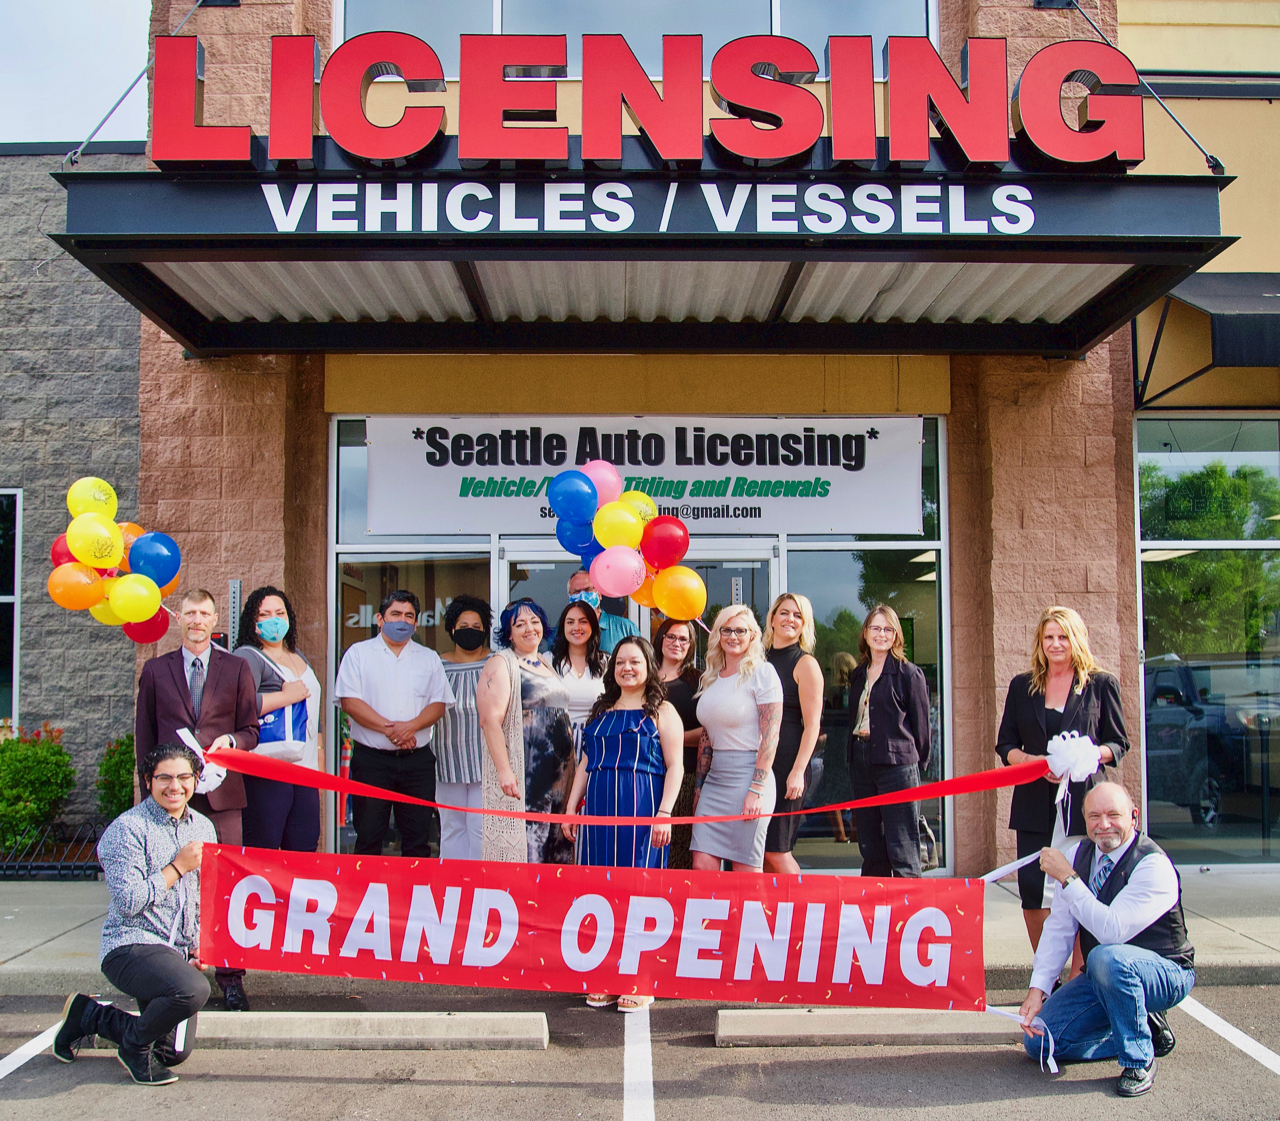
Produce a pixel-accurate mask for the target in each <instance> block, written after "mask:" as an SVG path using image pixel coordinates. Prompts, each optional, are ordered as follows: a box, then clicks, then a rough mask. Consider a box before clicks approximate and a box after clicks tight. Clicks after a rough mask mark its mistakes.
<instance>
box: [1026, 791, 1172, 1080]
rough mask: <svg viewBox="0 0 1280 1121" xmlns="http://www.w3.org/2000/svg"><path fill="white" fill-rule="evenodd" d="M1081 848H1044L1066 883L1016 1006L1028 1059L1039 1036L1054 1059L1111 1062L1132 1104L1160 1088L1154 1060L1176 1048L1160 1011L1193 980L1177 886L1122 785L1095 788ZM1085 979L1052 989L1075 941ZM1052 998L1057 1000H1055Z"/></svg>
mask: <svg viewBox="0 0 1280 1121" xmlns="http://www.w3.org/2000/svg"><path fill="white" fill-rule="evenodd" d="M1084 822H1085V831H1086V832H1087V833H1088V840H1085V841H1081V842H1080V843H1079V844H1077V845H1074V846H1072V847H1071V848H1069V849H1068V850H1067V851H1066V853H1065V854H1064V853H1061V852H1059V851H1058V850H1057V849H1054V848H1046V849H1041V850H1040V867H1041V868H1043V869H1044V871H1045V874H1046V875H1049V876H1052V877H1053V878H1054V879H1055V880H1057V881H1058V883H1059V884H1061V885H1062V886H1061V888H1060V889H1059V890H1057V891H1055V892H1054V893H1053V908H1052V910H1051V911H1050V912H1049V918H1048V919H1047V920H1046V922H1045V924H1044V933H1043V934H1042V935H1041V936H1040V947H1039V949H1037V950H1036V957H1035V964H1034V966H1033V967H1032V972H1031V988H1030V990H1029V991H1028V992H1027V999H1026V1000H1025V1001H1023V1003H1022V1020H1023V1030H1024V1031H1025V1032H1026V1038H1025V1043H1026V1047H1027V1053H1028V1054H1029V1055H1030V1056H1031V1057H1032V1058H1036V1057H1037V1056H1039V1055H1040V1053H1041V1049H1042V1047H1043V1046H1044V1041H1043V1039H1040V1038H1037V1037H1039V1036H1042V1035H1043V1033H1042V1031H1041V1030H1040V1028H1038V1027H1035V1026H1033V1025H1032V1020H1034V1019H1035V1017H1036V1016H1040V1017H1041V1018H1042V1019H1043V1021H1044V1023H1045V1025H1046V1026H1047V1027H1048V1029H1049V1031H1050V1033H1052V1035H1053V1040H1054V1045H1055V1055H1056V1056H1057V1057H1058V1058H1060V1059H1068V1060H1071V1059H1079V1060H1090V1059H1111V1058H1114V1059H1117V1060H1118V1061H1119V1063H1120V1067H1121V1071H1120V1080H1119V1082H1118V1083H1117V1084H1116V1092H1117V1093H1118V1094H1119V1095H1120V1096H1121V1097H1126V1098H1133V1097H1137V1096H1138V1095H1139V1094H1145V1093H1146V1092H1147V1091H1148V1090H1150V1089H1151V1087H1152V1086H1153V1085H1154V1083H1155V1078H1156V1058H1157V1057H1160V1058H1163V1057H1164V1056H1165V1055H1167V1054H1169V1052H1170V1051H1172V1050H1173V1046H1174V1042H1175V1040H1174V1037H1173V1032H1172V1031H1170V1030H1169V1025H1168V1022H1167V1021H1166V1020H1165V1018H1164V1016H1163V1015H1162V1013H1164V1012H1165V1011H1166V1010H1167V1009H1170V1008H1172V1007H1173V1006H1174V1005H1175V1004H1177V1003H1179V1001H1181V1000H1182V999H1183V998H1184V997H1186V996H1187V994H1188V993H1190V992H1191V989H1192V986H1194V985H1195V983H1196V975H1195V970H1194V969H1193V965H1194V960H1195V951H1194V949H1193V948H1192V945H1191V943H1190V942H1189V941H1188V940H1187V924H1186V920H1185V919H1184V918H1183V914H1182V884H1181V881H1180V880H1179V879H1178V873H1177V870H1176V869H1175V868H1174V867H1173V864H1172V862H1171V861H1170V860H1169V858H1168V857H1167V856H1166V855H1165V854H1164V851H1163V850H1162V849H1161V848H1160V846H1159V845H1157V844H1156V843H1155V842H1154V841H1152V840H1151V839H1150V838H1149V837H1146V836H1143V835H1142V834H1141V833H1139V832H1138V830H1137V825H1138V811H1137V809H1136V808H1135V807H1134V804H1133V799H1132V798H1130V797H1129V794H1128V792H1127V791H1126V790H1125V789H1124V787H1123V786H1120V785H1118V784H1117V783H1114V782H1101V783H1099V784H1098V785H1097V786H1095V787H1094V788H1093V789H1092V790H1090V791H1089V794H1088V797H1086V798H1085V801H1084ZM1077 931H1078V932H1079V934H1080V948H1081V950H1082V951H1083V952H1084V955H1085V968H1084V972H1083V973H1081V974H1080V976H1078V977H1077V978H1076V979H1075V980H1073V981H1068V982H1067V983H1066V984H1065V985H1063V986H1062V987H1061V988H1060V989H1058V990H1057V992H1054V991H1053V989H1054V983H1055V982H1056V981H1057V980H1058V978H1059V976H1060V975H1061V973H1062V968H1063V966H1064V965H1066V963H1067V960H1068V959H1069V958H1070V957H1071V949H1072V946H1073V945H1074V944H1075V939H1076V932H1077ZM1050 994H1052V995H1050Z"/></svg>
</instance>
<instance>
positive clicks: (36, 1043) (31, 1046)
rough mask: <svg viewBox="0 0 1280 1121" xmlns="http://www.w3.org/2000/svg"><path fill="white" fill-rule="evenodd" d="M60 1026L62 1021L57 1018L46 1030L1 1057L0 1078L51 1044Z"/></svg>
mask: <svg viewBox="0 0 1280 1121" xmlns="http://www.w3.org/2000/svg"><path fill="white" fill-rule="evenodd" d="M60 1027H62V1021H61V1020H59V1021H58V1022H57V1023H56V1024H54V1025H53V1027H51V1028H50V1029H49V1030H48V1031H43V1032H41V1033H40V1034H39V1035H37V1036H36V1037H35V1039H30V1040H28V1041H27V1042H26V1043H24V1044H23V1045H22V1046H21V1047H19V1048H18V1049H17V1050H16V1051H11V1052H9V1054H7V1055H6V1056H5V1057H4V1058H3V1059H0V1078H4V1077H5V1076H6V1075H9V1074H12V1073H13V1072H14V1071H15V1070H17V1069H18V1068H19V1067H20V1066H22V1064H23V1063H25V1062H26V1061H27V1060H28V1059H31V1058H34V1057H35V1056H36V1055H38V1054H40V1052H41V1051H43V1050H44V1049H45V1048H46V1047H49V1046H50V1045H52V1043H53V1040H54V1037H55V1036H56V1035H57V1034H58V1029H59V1028H60Z"/></svg>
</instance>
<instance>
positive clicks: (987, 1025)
mask: <svg viewBox="0 0 1280 1121" xmlns="http://www.w3.org/2000/svg"><path fill="white" fill-rule="evenodd" d="M1011 1011H1016V1009H1011ZM1017 1041H1018V1025H1017V1024H1015V1023H1013V1022H1011V1021H1009V1020H1006V1019H1004V1018H1002V1017H996V1016H988V1015H985V1014H984V1013H982V1012H933V1011H919V1010H917V1009H907V1008H722V1009H721V1010H720V1011H719V1012H718V1013H717V1014H716V1046H717V1047H823V1046H841V1047H850V1046H855V1045H861V1046H881V1047H914V1046H923V1047H981V1046H992V1045H998V1044H1004V1043H1016V1042H1017Z"/></svg>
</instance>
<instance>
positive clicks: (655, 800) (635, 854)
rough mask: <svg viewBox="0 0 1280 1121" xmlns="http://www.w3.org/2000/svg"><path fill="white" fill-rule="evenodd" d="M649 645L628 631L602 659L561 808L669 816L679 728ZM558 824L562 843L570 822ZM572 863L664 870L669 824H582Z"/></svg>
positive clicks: (635, 999) (636, 1000)
mask: <svg viewBox="0 0 1280 1121" xmlns="http://www.w3.org/2000/svg"><path fill="white" fill-rule="evenodd" d="M665 698H666V686H665V685H664V684H663V682H662V678H661V676H660V675H659V669H658V662H657V659H656V658H655V657H654V654H653V647H652V646H651V645H650V644H649V642H648V641H647V640H646V639H643V638H641V637H639V636H638V635H631V636H628V637H627V638H624V639H622V640H621V641H620V642H619V643H618V645H617V646H616V647H615V648H614V651H613V656H612V657H611V658H610V659H609V668H608V669H607V670H606V671H605V675H604V692H603V693H602V694H601V696H600V699H599V700H598V701H596V704H595V707H594V708H593V709H592V710H591V717H590V719H589V720H588V721H587V725H586V727H585V729H584V730H583V735H582V749H583V754H582V760H581V762H580V763H579V764H578V770H577V772H576V774H575V775H574V780H573V790H572V792H571V793H570V795H569V804H568V807H567V809H566V811H565V812H566V813H569V814H576V813H577V812H578V808H579V806H580V805H581V803H582V800H583V796H584V794H585V796H586V812H587V814H588V815H594V816H600V817H670V816H671V807H672V806H674V805H675V801H676V797H677V796H678V795H679V793H680V781H681V779H682V778H683V777H684V725H683V724H682V723H681V722H680V717H679V715H678V714H677V713H676V710H675V709H674V708H673V707H672V706H671V704H670V703H669V702H668V701H667V700H666V699H665ZM561 828H562V829H563V830H564V834H565V836H566V837H568V838H569V839H570V840H575V839H576V838H577V836H578V826H576V825H574V824H572V823H566V824H564V825H563V826H561ZM581 828H582V846H581V848H580V850H579V854H578V862H579V863H580V864H594V865H603V866H607V867H613V868H665V867H666V864H667V849H668V846H669V845H670V843H671V826H669V825H654V826H648V825H584V826H582V827H581ZM652 999H653V998H652V997H648V996H622V997H619V998H618V1010H619V1011H621V1012H634V1011H636V1010H638V1009H640V1008H644V1007H647V1006H648V1005H649V1003H651V1001H652ZM587 1003H588V1004H590V1005H592V1006H593V1007H602V1006H604V1005H606V1004H610V1003H612V998H611V997H609V996H608V995H607V994H604V993H589V994H588V995H587Z"/></svg>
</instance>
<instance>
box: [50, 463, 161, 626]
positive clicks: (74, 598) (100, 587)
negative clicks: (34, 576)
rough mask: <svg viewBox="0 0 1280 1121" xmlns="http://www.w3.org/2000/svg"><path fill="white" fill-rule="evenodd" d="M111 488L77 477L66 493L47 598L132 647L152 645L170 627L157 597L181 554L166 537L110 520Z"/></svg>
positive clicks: (112, 510)
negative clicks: (66, 516) (65, 518)
mask: <svg viewBox="0 0 1280 1121" xmlns="http://www.w3.org/2000/svg"><path fill="white" fill-rule="evenodd" d="M118 505H119V502H118V500H117V499H116V492H115V491H114V490H113V489H112V487H111V484H110V483H107V482H105V481H104V480H102V479H95V478H92V477H89V478H84V479H77V480H76V481H75V482H74V483H72V484H71V489H70V490H68V491H67V509H68V510H69V511H71V524H70V525H69V526H67V532H66V533H61V534H59V535H58V539H57V540H56V541H55V542H54V543H53V547H52V548H51V549H50V550H49V559H50V560H51V561H53V565H54V568H53V571H52V572H51V573H50V574H49V585H48V586H49V597H50V598H51V599H52V600H53V602H54V603H56V604H57V605H58V606H59V607H65V608H66V609H67V610H68V611H86V610H87V611H88V612H89V614H90V615H92V616H93V617H94V618H95V619H97V620H98V622H99V623H102V624H104V625H106V626H108V627H120V628H121V629H122V630H123V631H124V633H125V634H126V635H128V636H129V638H131V639H133V641H134V642H136V643H139V644H143V643H148V642H157V641H159V640H160V639H161V638H162V637H163V636H164V634H165V632H166V631H167V630H168V629H169V617H170V612H169V610H168V609H167V608H165V607H164V606H163V605H162V604H161V602H160V601H161V600H162V599H163V598H164V597H165V596H167V595H169V594H170V593H171V592H172V591H174V590H175V589H176V588H177V586H178V569H179V567H180V566H181V564H182V554H181V553H180V552H179V551H178V544H177V542H176V541H174V539H173V538H172V537H170V536H168V534H164V533H148V532H147V531H146V530H145V529H143V528H142V526H140V525H137V524H136V523H134V522H119V523H117V522H115V521H114V520H113V519H114V518H115V516H116V508H117V507H118Z"/></svg>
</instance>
